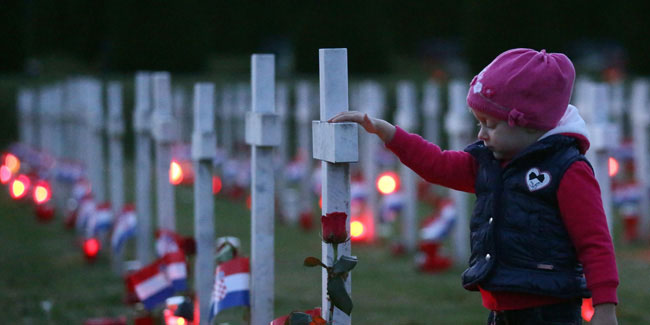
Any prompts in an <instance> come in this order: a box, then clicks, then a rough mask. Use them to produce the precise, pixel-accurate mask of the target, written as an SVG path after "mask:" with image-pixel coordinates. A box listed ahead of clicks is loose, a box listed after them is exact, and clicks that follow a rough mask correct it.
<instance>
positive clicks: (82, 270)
mask: <svg viewBox="0 0 650 325" xmlns="http://www.w3.org/2000/svg"><path fill="white" fill-rule="evenodd" d="M177 209H178V210H177V225H178V226H177V227H178V232H180V233H181V234H183V235H190V234H191V233H192V231H193V217H192V215H193V208H192V191H191V188H179V190H178V191H177ZM215 210H216V211H215V215H216V235H217V236H227V235H228V236H236V237H239V238H240V239H241V240H242V243H243V245H242V246H243V251H244V253H245V254H247V255H248V253H249V252H250V242H249V241H250V234H249V232H250V230H249V229H250V212H249V211H248V210H247V209H246V208H245V206H244V204H243V202H228V201H227V200H226V199H224V198H219V197H217V199H216V202H215ZM275 234H276V235H275V236H276V237H275V239H276V245H275V261H276V267H275V275H276V280H275V293H276V296H275V315H276V316H281V315H284V314H287V313H288V312H290V311H292V310H304V309H311V308H313V307H316V306H318V305H320V296H321V293H320V271H319V270H318V269H316V268H307V267H303V266H302V260H303V258H304V257H306V256H310V255H312V256H317V257H320V246H321V243H320V238H319V230H318V227H316V229H314V230H312V231H310V232H305V231H302V230H300V229H298V228H296V227H293V226H287V225H283V224H281V223H276V232H275ZM0 247H1V248H2V253H0V306H4V307H5V309H4V312H3V315H2V320H0V324H82V323H83V320H85V319H87V318H90V317H101V316H110V317H115V316H120V315H124V316H131V315H133V314H134V313H135V311H134V310H133V308H132V307H129V306H126V305H124V304H123V303H122V297H123V294H124V286H123V282H122V280H121V278H120V277H119V276H117V275H116V274H115V273H113V272H112V271H111V267H110V259H109V257H108V254H107V250H106V249H104V251H103V255H101V256H100V258H99V259H98V260H97V261H96V262H95V263H94V264H87V263H85V262H84V260H83V258H82V255H81V250H80V249H79V247H78V244H77V243H76V241H75V235H74V232H72V231H68V230H66V229H64V227H63V224H62V221H61V219H60V218H59V219H58V220H55V221H53V222H51V223H48V224H40V223H38V222H37V221H36V219H35V218H34V217H33V213H32V210H31V207H30V206H28V205H25V204H17V203H15V202H13V201H11V200H10V199H9V197H8V195H7V193H6V191H5V190H4V189H3V190H2V191H1V192H0ZM616 247H617V254H618V265H619V272H620V277H621V286H620V289H619V299H620V305H619V307H618V315H619V323H620V324H650V314H649V313H650V311H648V301H650V251H649V250H648V249H647V246H646V247H639V246H632V245H629V244H624V243H617V244H616ZM352 250H353V251H352V252H353V255H356V256H358V258H359V264H358V265H357V267H356V268H355V269H354V271H353V272H352V300H353V302H354V310H353V312H352V320H353V323H355V324H484V323H485V319H486V316H487V312H486V311H485V310H484V309H483V308H482V307H481V300H480V296H479V294H478V293H473V292H467V291H465V290H463V289H462V286H461V284H460V273H461V272H462V268H461V267H457V268H453V269H451V270H449V271H447V272H444V273H441V274H435V275H432V274H422V273H417V272H415V270H414V264H413V258H412V257H411V256H405V257H399V258H396V257H394V256H392V255H391V254H390V249H389V244H388V243H378V244H377V245H374V246H367V245H361V244H359V245H357V244H354V245H353V249H352ZM44 301H49V302H51V303H52V309H51V312H50V315H49V318H48V316H47V315H46V313H45V312H44V310H43V308H42V302H44ZM7 307H8V308H7ZM158 313H160V312H158ZM243 313H244V311H243V309H241V308H235V309H231V310H226V311H224V312H222V313H221V314H219V315H218V316H217V319H216V321H215V323H225V322H228V323H230V324H244V322H243V321H242V315H243Z"/></svg>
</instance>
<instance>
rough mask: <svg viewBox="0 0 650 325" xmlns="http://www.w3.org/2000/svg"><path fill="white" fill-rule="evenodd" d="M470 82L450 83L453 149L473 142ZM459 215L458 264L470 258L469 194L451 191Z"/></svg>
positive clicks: (456, 231)
mask: <svg viewBox="0 0 650 325" xmlns="http://www.w3.org/2000/svg"><path fill="white" fill-rule="evenodd" d="M468 87H469V86H468V84H467V83H466V82H462V81H458V80H454V81H452V82H451V83H450V84H449V110H448V111H447V116H446V118H445V129H446V131H447V133H448V134H449V144H450V147H451V149H452V150H463V148H464V147H465V146H466V145H468V144H469V143H470V142H471V134H472V125H473V124H472V122H471V117H470V113H469V111H468V109H467V103H466V100H465V97H466V95H467V90H468ZM451 197H452V198H453V200H454V205H455V206H456V211H458V217H457V219H456V225H455V226H454V232H453V233H452V240H453V242H454V246H453V247H454V260H455V263H456V264H457V265H462V264H466V263H467V261H468V258H469V216H470V211H469V205H468V199H469V196H468V194H467V193H463V192H460V191H451Z"/></svg>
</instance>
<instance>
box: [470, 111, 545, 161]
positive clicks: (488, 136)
mask: <svg viewBox="0 0 650 325" xmlns="http://www.w3.org/2000/svg"><path fill="white" fill-rule="evenodd" d="M472 113H473V114H474V117H475V118H476V120H477V121H478V122H479V123H478V126H479V127H480V130H479V132H478V139H479V140H482V141H483V143H484V144H485V146H486V147H487V148H488V149H489V150H490V151H492V153H493V154H494V158H496V159H499V160H510V159H512V158H513V157H514V156H515V155H516V154H517V153H519V152H520V151H521V150H523V149H524V148H526V147H528V146H529V145H531V144H533V143H535V141H537V139H538V138H539V137H540V136H541V135H542V133H543V132H541V131H539V132H534V131H531V130H529V129H525V128H522V127H519V126H509V125H508V122H506V121H502V120H499V119H496V118H494V117H492V116H490V115H487V114H485V113H481V112H479V111H476V110H474V109H472Z"/></svg>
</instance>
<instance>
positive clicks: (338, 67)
mask: <svg viewBox="0 0 650 325" xmlns="http://www.w3.org/2000/svg"><path fill="white" fill-rule="evenodd" d="M318 59H319V79H320V121H313V122H312V132H313V133H312V134H313V152H314V159H318V160H321V161H322V178H323V185H322V186H323V187H322V193H323V210H322V214H323V215H326V214H328V213H332V212H344V213H345V214H346V215H347V216H348V219H347V221H346V229H347V230H348V233H349V231H350V164H349V163H351V162H357V161H358V160H359V143H358V129H357V125H356V124H355V123H327V120H329V119H330V118H332V117H334V115H336V114H338V113H339V112H345V111H348V53H347V49H344V48H339V49H320V50H319V53H318ZM351 248H352V247H351V244H350V241H347V242H345V243H342V244H339V246H338V255H339V256H341V255H351V250H352V249H351ZM321 260H322V261H323V262H324V263H325V264H327V265H332V263H333V261H334V251H333V250H332V247H331V245H330V244H327V243H323V244H322V259H321ZM351 278H352V276H351V274H350V276H348V278H347V279H346V280H345V289H346V291H347V292H348V294H350V292H351V282H352V281H351ZM321 288H322V295H321V302H322V310H323V314H324V315H325V318H326V319H327V318H329V313H328V312H327V311H329V308H330V301H329V300H328V299H327V271H326V270H324V269H323V270H322V274H321ZM327 320H328V321H329V319H327ZM350 322H351V319H350V316H348V315H347V314H345V313H344V312H342V311H341V310H339V309H338V308H335V309H334V324H350Z"/></svg>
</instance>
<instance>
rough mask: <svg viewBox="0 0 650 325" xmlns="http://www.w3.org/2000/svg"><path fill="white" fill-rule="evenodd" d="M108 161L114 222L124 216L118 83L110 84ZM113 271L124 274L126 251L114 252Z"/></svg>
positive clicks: (120, 94) (122, 153)
mask: <svg viewBox="0 0 650 325" xmlns="http://www.w3.org/2000/svg"><path fill="white" fill-rule="evenodd" d="M107 92H108V93H107V94H108V120H107V123H106V128H107V131H108V138H109V141H108V161H109V166H110V167H109V170H108V172H109V177H108V181H109V188H110V198H111V207H112V210H113V216H114V218H113V220H117V218H118V217H119V216H120V215H121V214H122V209H123V208H124V148H123V146H122V137H123V136H124V119H123V118H122V84H121V83H119V82H116V81H113V82H110V83H109V84H108V90H107ZM113 253H114V254H113V271H115V272H116V273H118V274H120V273H121V272H122V261H123V259H124V250H123V249H122V250H120V251H119V252H113Z"/></svg>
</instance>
